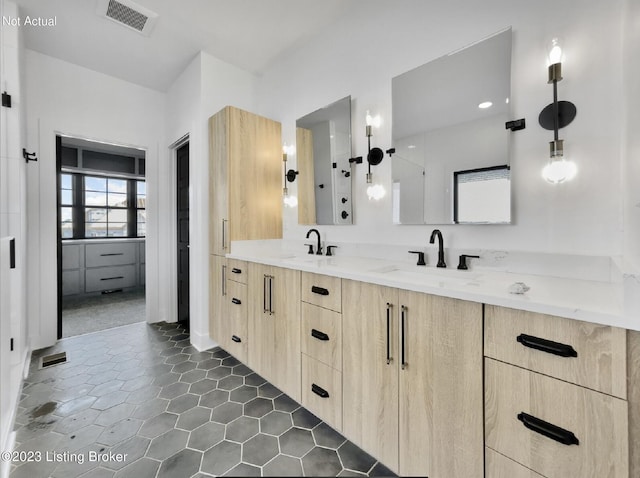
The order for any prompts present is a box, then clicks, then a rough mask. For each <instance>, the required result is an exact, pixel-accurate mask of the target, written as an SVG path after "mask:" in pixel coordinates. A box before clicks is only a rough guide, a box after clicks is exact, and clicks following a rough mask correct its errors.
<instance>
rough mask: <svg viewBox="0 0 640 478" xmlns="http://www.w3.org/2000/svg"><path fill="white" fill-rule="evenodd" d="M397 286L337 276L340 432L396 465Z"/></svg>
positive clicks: (394, 468)
mask: <svg viewBox="0 0 640 478" xmlns="http://www.w3.org/2000/svg"><path fill="white" fill-rule="evenodd" d="M397 307H398V291H397V289H392V288H389V287H382V286H378V285H374V284H367V283H364V282H356V281H352V280H344V279H343V281H342V323H343V325H342V344H343V354H342V373H343V387H342V389H343V394H342V396H343V405H342V407H343V414H342V415H343V418H342V422H343V432H344V434H345V435H346V436H347V438H349V439H351V440H353V441H354V442H355V443H357V444H358V445H359V446H360V447H362V448H363V449H364V450H365V451H367V452H369V453H371V454H372V455H373V456H375V457H376V458H378V459H379V460H380V461H381V462H382V463H384V464H385V465H386V466H388V467H389V468H391V469H392V470H394V471H397V469H398V445H399V444H398V361H399V360H400V358H399V356H398V348H397V344H398V321H397V314H396V309H397Z"/></svg>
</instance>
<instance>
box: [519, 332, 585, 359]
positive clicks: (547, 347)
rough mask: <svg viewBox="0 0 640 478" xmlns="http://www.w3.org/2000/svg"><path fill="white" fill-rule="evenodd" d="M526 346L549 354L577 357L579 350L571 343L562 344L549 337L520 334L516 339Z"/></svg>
mask: <svg viewBox="0 0 640 478" xmlns="http://www.w3.org/2000/svg"><path fill="white" fill-rule="evenodd" d="M516 340H517V341H518V342H520V343H521V344H522V345H524V346H525V347H530V348H532V349H536V350H541V351H542V352H547V353H548V354H553V355H558V356H560V357H577V356H578V352H576V351H575V349H574V348H573V347H572V346H571V345H566V344H561V343H559V342H553V341H551V340H547V339H541V338H540V337H534V336H533V335H526V334H520V335H518V338H517V339H516Z"/></svg>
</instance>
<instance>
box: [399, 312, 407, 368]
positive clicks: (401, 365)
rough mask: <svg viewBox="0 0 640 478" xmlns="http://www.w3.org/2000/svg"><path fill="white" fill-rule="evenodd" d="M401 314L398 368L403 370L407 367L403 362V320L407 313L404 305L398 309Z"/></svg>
mask: <svg viewBox="0 0 640 478" xmlns="http://www.w3.org/2000/svg"><path fill="white" fill-rule="evenodd" d="M400 311H401V314H400V322H401V332H402V341H401V342H400V344H401V351H400V353H401V362H400V367H401V368H402V370H404V369H405V368H406V367H407V362H405V360H404V319H405V314H406V312H407V307H406V306H405V305H403V306H402V307H401V308H400Z"/></svg>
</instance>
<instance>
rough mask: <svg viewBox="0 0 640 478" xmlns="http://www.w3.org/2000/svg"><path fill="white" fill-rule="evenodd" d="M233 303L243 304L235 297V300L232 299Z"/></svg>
mask: <svg viewBox="0 0 640 478" xmlns="http://www.w3.org/2000/svg"><path fill="white" fill-rule="evenodd" d="M231 302H233V303H234V304H236V305H240V304H242V302H241V301H240V299H236V298H235V297H234V298H233V299H231Z"/></svg>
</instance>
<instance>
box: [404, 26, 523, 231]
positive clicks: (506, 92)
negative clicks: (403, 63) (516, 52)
mask: <svg viewBox="0 0 640 478" xmlns="http://www.w3.org/2000/svg"><path fill="white" fill-rule="evenodd" d="M510 96H511V28H509V29H506V30H504V31H502V32H499V33H497V34H495V35H493V36H491V37H489V38H486V39H484V40H482V41H479V42H477V43H474V44H472V45H470V46H468V47H466V48H463V49H461V50H458V51H455V52H453V53H450V54H449V55H446V56H443V57H441V58H438V59H436V60H434V61H431V62H429V63H426V64H425V65H422V66H420V67H418V68H415V69H413V70H411V71H408V72H406V73H404V74H402V75H399V76H397V77H395V78H393V80H392V100H393V146H394V148H395V150H396V152H395V154H394V155H393V159H392V176H393V222H394V223H395V224H509V223H510V222H511V167H510V161H509V141H508V140H509V133H510V131H509V130H507V129H506V128H505V123H506V122H507V121H509V120H510V119H511V118H510V111H511V109H510Z"/></svg>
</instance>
